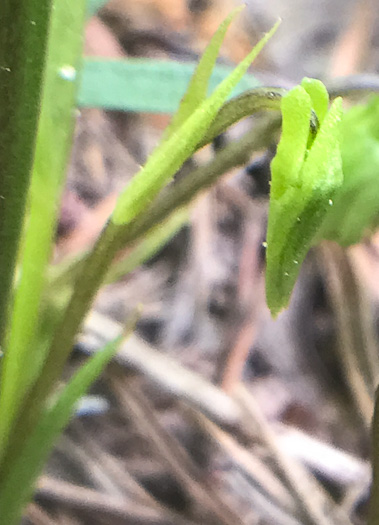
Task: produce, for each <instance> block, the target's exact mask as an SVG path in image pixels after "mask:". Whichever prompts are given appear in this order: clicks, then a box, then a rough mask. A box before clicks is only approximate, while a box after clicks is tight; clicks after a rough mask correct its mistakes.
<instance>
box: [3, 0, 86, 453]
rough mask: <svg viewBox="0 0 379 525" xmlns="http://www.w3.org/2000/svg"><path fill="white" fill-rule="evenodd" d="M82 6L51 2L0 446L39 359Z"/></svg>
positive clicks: (5, 374)
mask: <svg viewBox="0 0 379 525" xmlns="http://www.w3.org/2000/svg"><path fill="white" fill-rule="evenodd" d="M85 8H86V2H85V0H77V1H75V2H74V3H72V2H70V0H54V2H53V11H52V15H51V20H50V32H49V39H48V50H47V60H46V69H45V82H44V87H43V92H42V107H41V114H40V120H39V124H38V136H37V146H36V152H35V158H34V165H33V176H32V180H31V190H30V195H29V203H28V204H29V210H28V211H29V214H28V217H27V221H26V224H25V228H24V238H23V243H22V249H21V257H20V278H19V280H18V282H17V286H16V288H15V292H14V305H13V310H12V311H11V318H10V328H9V333H8V337H7V340H6V344H5V348H4V354H5V356H4V364H3V369H2V377H1V381H0V392H1V395H0V450H1V449H2V447H3V446H4V444H5V442H6V440H7V437H8V434H9V431H10V427H11V424H12V421H13V420H14V418H15V417H16V415H17V410H18V408H19V405H20V402H21V400H22V398H23V396H24V394H25V391H26V389H27V387H28V386H29V385H30V383H31V382H32V381H33V380H34V378H35V374H36V372H37V368H38V365H39V364H40V363H41V362H42V361H43V358H44V356H43V355H40V354H36V352H37V349H39V348H41V349H42V348H43V347H42V346H41V345H38V344H33V337H34V336H35V334H36V331H37V325H38V315H39V312H40V301H41V295H42V291H43V288H44V284H45V271H46V267H47V265H48V262H49V259H50V257H51V250H52V243H53V238H54V234H55V226H56V218H57V213H58V211H59V202H60V198H61V191H62V188H63V185H64V181H65V173H66V166H67V159H68V155H69V151H70V147H71V139H72V134H73V125H74V110H75V97H76V90H77V82H76V77H77V75H78V70H79V66H80V59H81V52H82V40H83V24H84V15H85ZM0 456H1V452H0Z"/></svg>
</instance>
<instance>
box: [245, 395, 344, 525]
mask: <svg viewBox="0 0 379 525" xmlns="http://www.w3.org/2000/svg"><path fill="white" fill-rule="evenodd" d="M236 399H238V400H239V401H240V403H241V407H242V408H243V409H244V410H245V421H246V425H247V426H251V427H252V429H253V432H255V433H256V437H257V438H258V439H259V440H261V441H262V443H264V445H265V446H267V448H268V450H269V452H270V454H271V457H272V459H273V460H274V461H275V464H276V470H277V473H278V475H279V477H280V479H281V480H282V482H283V484H284V485H285V486H286V487H287V489H288V490H289V491H290V493H291V495H292V497H293V499H294V501H295V503H296V506H297V508H298V511H299V512H300V516H299V518H300V519H301V521H302V522H303V523H308V524H313V525H337V524H338V525H342V524H344V525H347V524H348V523H351V522H350V519H349V517H348V516H346V515H345V514H344V512H343V511H342V510H341V509H339V508H338V507H337V506H336V505H335V504H334V503H333V502H332V500H331V498H330V497H329V496H328V495H327V493H326V492H325V491H324V490H323V488H322V487H321V486H320V485H319V484H318V482H317V481H316V479H314V478H313V477H312V476H310V475H309V474H308V472H307V471H306V470H305V469H304V468H303V467H302V466H301V465H300V463H298V462H296V461H294V460H292V459H291V458H290V457H288V456H286V455H285V454H283V452H282V451H281V449H280V447H279V446H278V442H277V440H276V436H275V434H274V433H273V431H272V430H271V428H270V426H269V425H268V423H267V421H266V420H265V419H264V416H263V414H262V413H261V411H260V409H259V407H258V405H257V404H256V403H255V400H254V398H253V397H252V396H251V395H250V394H249V393H248V392H247V390H246V389H245V388H244V387H243V386H242V385H241V386H240V387H239V389H238V390H237V391H236Z"/></svg>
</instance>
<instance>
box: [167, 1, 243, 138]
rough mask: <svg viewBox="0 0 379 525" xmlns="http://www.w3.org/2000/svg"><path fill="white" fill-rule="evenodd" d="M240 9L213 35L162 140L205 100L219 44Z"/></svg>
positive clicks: (232, 13) (237, 8)
mask: <svg viewBox="0 0 379 525" xmlns="http://www.w3.org/2000/svg"><path fill="white" fill-rule="evenodd" d="M242 9H243V6H240V7H236V8H235V9H233V11H232V12H231V13H230V15H229V16H228V17H227V18H226V19H225V20H224V21H223V22H222V23H221V24H220V26H219V28H218V29H217V31H216V33H215V34H214V35H213V37H212V39H211V41H210V42H209V44H208V45H207V47H206V49H205V51H204V53H203V55H202V57H201V59H200V61H199V63H198V65H197V67H196V69H195V71H194V74H193V76H192V78H191V80H190V83H189V84H188V88H187V91H186V93H185V95H184V97H183V99H182V101H181V103H180V106H179V109H178V111H177V112H176V113H175V115H174V117H173V118H172V120H171V123H170V125H169V126H168V127H167V129H166V131H165V135H164V138H168V137H169V136H170V135H172V133H173V132H174V131H175V130H176V129H178V128H180V126H181V125H182V124H183V123H184V122H185V121H186V120H187V118H188V117H189V116H190V115H191V114H192V113H193V112H194V111H195V109H196V108H197V107H198V106H199V105H200V104H201V102H203V101H204V100H205V98H206V96H207V92H208V85H209V79H210V77H211V74H212V71H213V69H214V66H215V64H216V60H217V56H218V54H219V51H220V47H221V44H222V42H223V41H224V38H225V34H226V32H227V30H228V28H229V26H230V24H231V23H232V21H233V20H234V18H235V17H236V16H237V15H238V13H240V12H241V10H242Z"/></svg>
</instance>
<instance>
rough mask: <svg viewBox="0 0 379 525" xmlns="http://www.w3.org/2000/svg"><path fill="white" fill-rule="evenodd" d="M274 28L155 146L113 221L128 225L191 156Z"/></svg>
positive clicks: (118, 206) (130, 184)
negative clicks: (193, 110)
mask: <svg viewBox="0 0 379 525" xmlns="http://www.w3.org/2000/svg"><path fill="white" fill-rule="evenodd" d="M277 27H278V23H277V24H275V26H274V27H273V28H272V29H271V31H270V32H269V33H267V34H266V35H265V36H264V37H263V38H262V39H261V40H260V42H259V43H258V44H257V45H256V46H255V47H254V49H253V50H252V51H251V52H250V53H249V55H248V56H247V57H246V58H245V59H244V60H243V61H242V62H241V63H240V64H239V65H238V66H237V67H236V68H235V69H234V71H233V72H232V73H231V74H230V75H229V76H228V77H227V78H226V79H225V80H224V81H223V82H222V83H221V84H220V85H219V86H218V87H217V89H216V90H215V91H214V92H213V93H212V95H211V96H210V97H209V98H208V99H207V100H205V101H204V102H203V103H202V104H201V105H200V106H199V107H198V108H197V109H196V110H195V112H194V113H193V114H192V115H191V116H190V117H188V119H187V120H186V121H185V123H184V124H183V125H182V126H181V127H180V128H179V129H177V130H176V131H175V132H174V133H173V134H172V135H171V136H170V137H169V138H168V139H167V140H166V141H164V142H162V143H161V144H160V145H159V146H158V147H157V148H156V149H155V151H154V152H153V154H152V155H151V156H150V158H149V159H148V161H147V163H146V165H145V166H144V167H143V168H142V169H141V171H140V172H139V173H137V175H135V177H133V179H132V180H131V182H130V183H129V184H128V186H127V187H126V188H125V190H124V191H123V192H122V194H121V196H120V197H119V199H118V202H117V205H116V208H115V211H114V212H113V215H112V221H113V223H114V224H127V223H129V222H130V221H131V220H133V219H134V218H135V217H136V216H137V215H138V214H139V213H140V212H141V211H142V210H143V209H144V208H145V207H146V206H147V205H148V204H149V203H150V202H151V201H152V200H153V199H154V197H155V196H156V195H157V194H158V193H159V191H160V190H161V189H162V187H163V186H164V185H165V184H166V183H167V182H168V181H169V180H170V179H171V177H172V176H173V175H174V174H175V173H176V171H177V170H178V169H179V168H180V166H181V165H182V164H183V163H184V162H185V161H186V160H187V159H188V158H189V157H190V156H191V155H192V153H193V152H194V150H195V148H196V145H197V143H198V142H199V140H201V137H202V136H203V135H204V134H205V132H206V130H207V129H208V127H209V125H210V123H211V122H212V120H213V119H214V117H215V116H216V114H217V111H218V110H219V108H220V107H221V106H222V104H223V103H224V102H225V100H226V98H227V97H228V95H229V94H230V93H231V91H232V89H233V88H234V87H235V86H236V84H237V83H238V82H239V81H240V80H241V78H242V77H243V75H244V74H245V72H246V70H247V68H248V67H249V65H250V64H251V62H252V61H253V60H254V59H255V57H256V56H257V55H258V53H259V52H260V51H261V49H262V48H263V46H264V45H265V44H266V42H267V41H268V40H269V39H270V38H271V36H272V35H273V34H274V32H275V31H276V29H277Z"/></svg>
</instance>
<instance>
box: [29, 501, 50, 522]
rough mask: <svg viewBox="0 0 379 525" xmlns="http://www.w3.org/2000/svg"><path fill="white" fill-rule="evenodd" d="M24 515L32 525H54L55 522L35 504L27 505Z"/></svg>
mask: <svg viewBox="0 0 379 525" xmlns="http://www.w3.org/2000/svg"><path fill="white" fill-rule="evenodd" d="M26 515H27V518H28V520H29V521H30V522H31V524H32V525H55V521H54V520H53V519H52V518H50V516H49V515H48V514H46V512H45V511H44V510H42V509H41V507H40V506H39V505H37V503H30V504H29V506H28V508H27V512H26Z"/></svg>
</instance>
